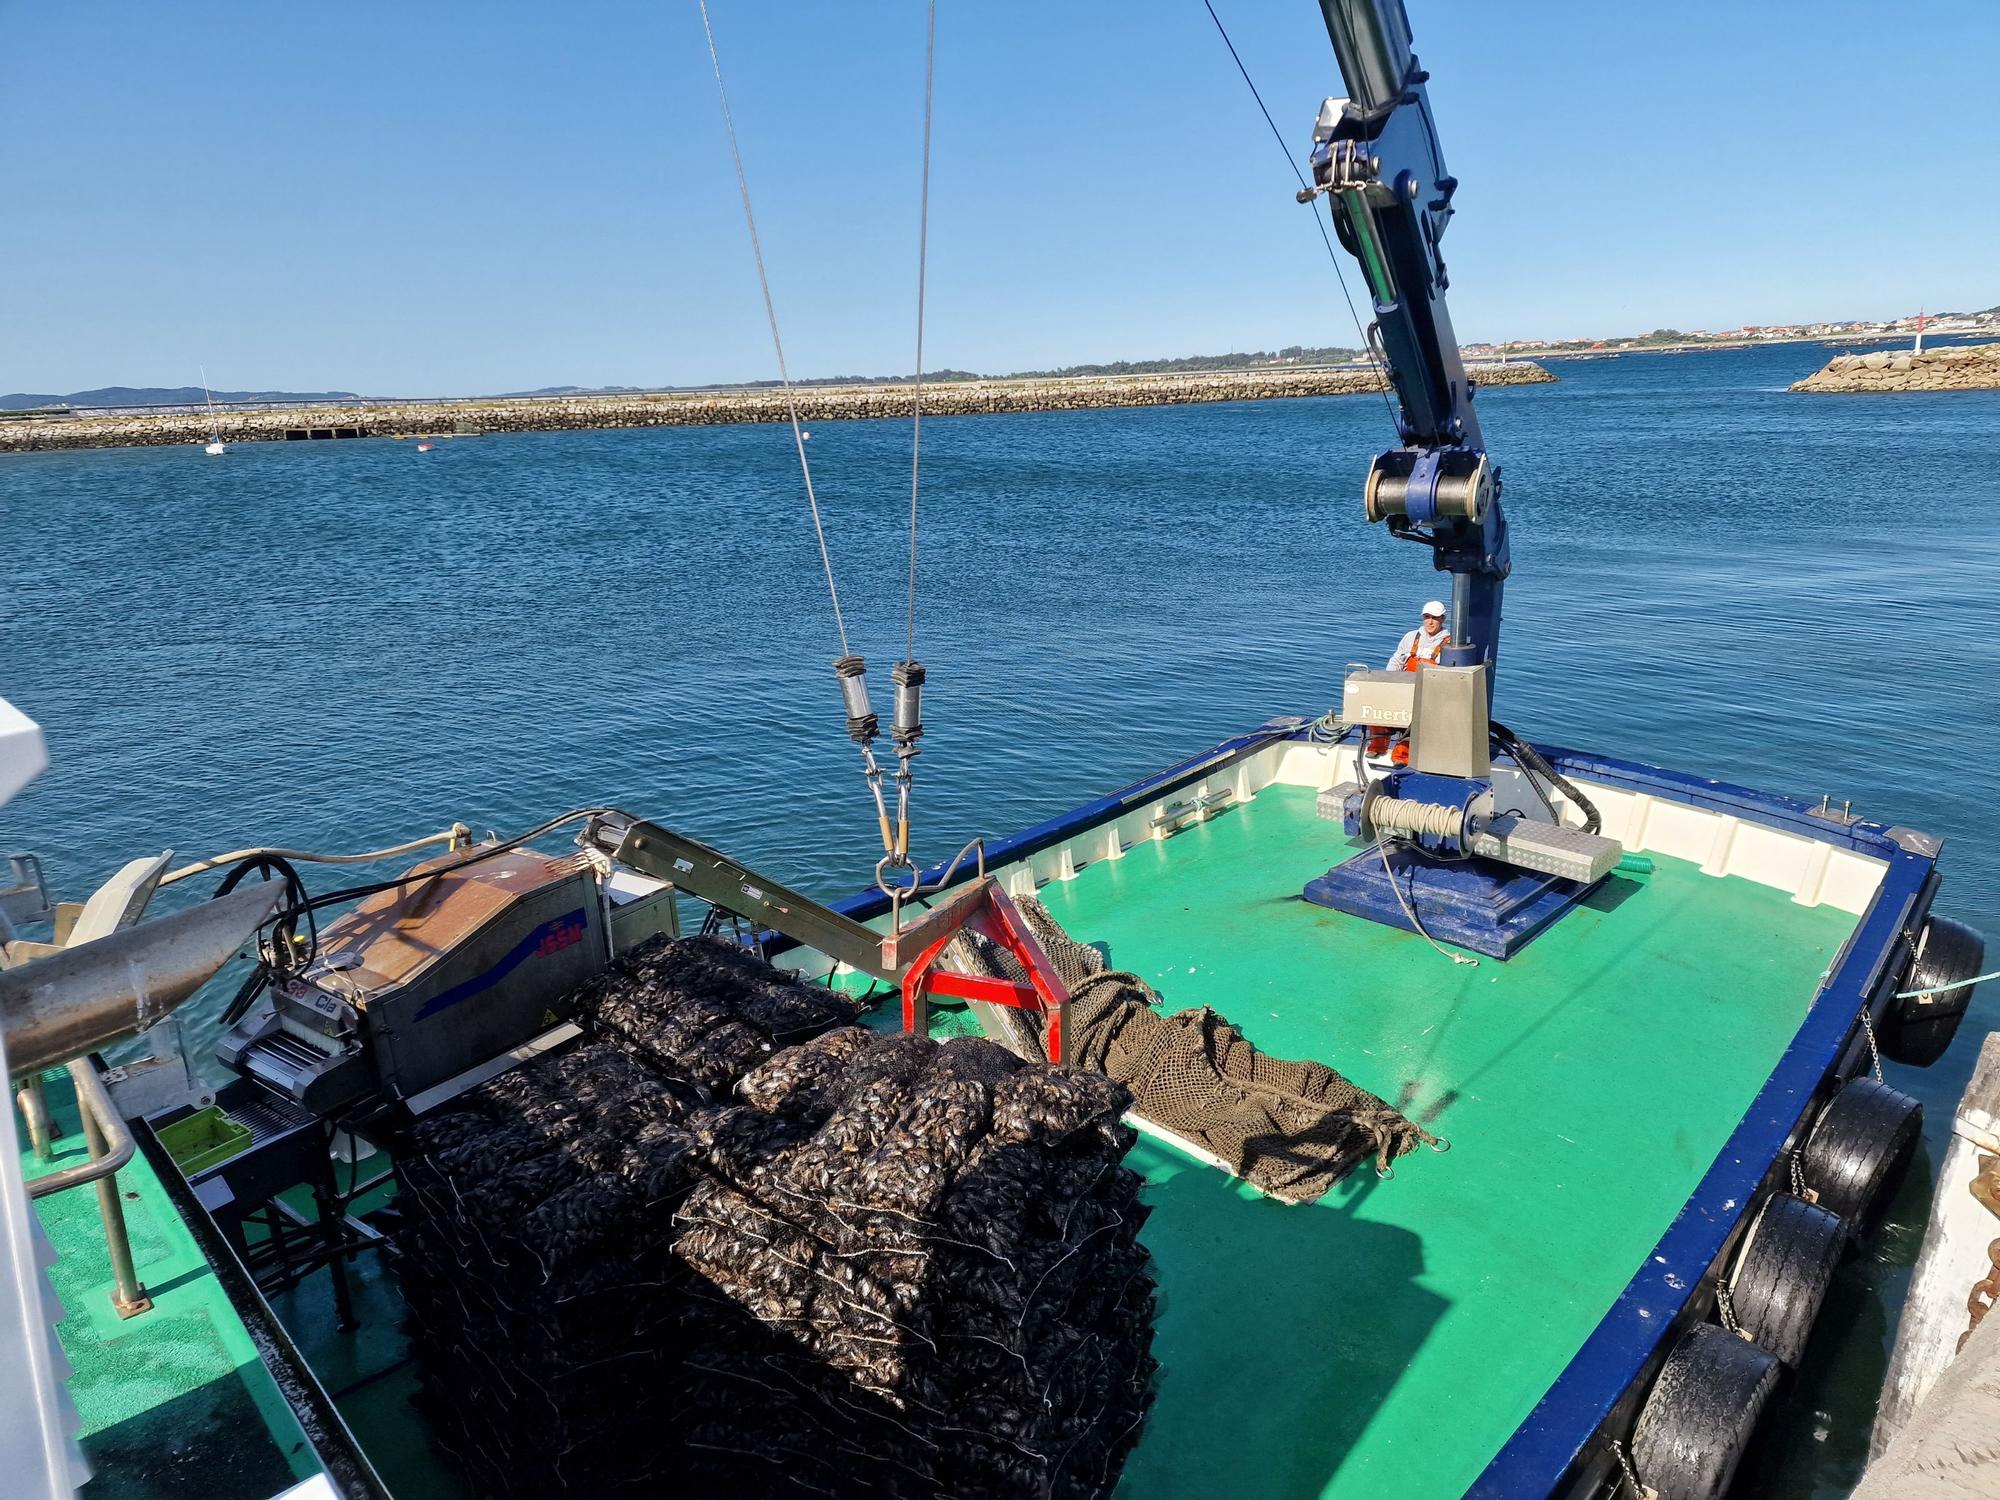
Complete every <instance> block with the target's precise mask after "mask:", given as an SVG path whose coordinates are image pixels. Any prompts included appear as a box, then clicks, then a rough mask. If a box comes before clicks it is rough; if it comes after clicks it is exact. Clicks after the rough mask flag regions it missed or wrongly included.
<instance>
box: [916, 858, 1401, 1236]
mask: <svg viewBox="0 0 2000 1500" xmlns="http://www.w3.org/2000/svg"><path fill="white" fill-rule="evenodd" d="M1015 904H1016V905H1018V906H1019V907H1020V909H1021V913H1022V915H1023V916H1025V917H1026V918H1027V921H1028V925H1029V926H1030V927H1032V928H1033V929H1034V932H1035V936H1036V937H1037V938H1039V939H1040V940H1041V944H1042V947H1043V949H1044V951H1045V952H1047V954H1048V955H1049V960H1050V962H1051V963H1053V964H1054V965H1055V969H1056V972H1057V974H1059V975H1060V976H1061V977H1062V980H1063V982H1064V983H1065V984H1067V985H1068V986H1069V991H1070V1002H1069V1019H1068V1029H1067V1030H1066V1032H1065V1033H1064V1042H1063V1045H1064V1048H1065V1052H1066V1056H1067V1059H1068V1060H1069V1061H1070V1062H1071V1063H1072V1064H1074V1065H1075V1066H1078V1067H1084V1068H1089V1069H1091V1070H1092V1071H1094V1072H1098V1073H1103V1074H1105V1075H1107V1076H1108V1077H1110V1078H1113V1079H1115V1080H1116V1081H1118V1082H1119V1083H1122V1084H1124V1085H1125V1086H1126V1087H1127V1088H1128V1089H1130V1090H1131V1092H1132V1109H1133V1113H1135V1114H1137V1115H1138V1116H1139V1117H1140V1118H1142V1119H1144V1120H1146V1121H1147V1122H1148V1123H1150V1124H1153V1125H1156V1126H1158V1127H1159V1128H1161V1129H1162V1130H1165V1131H1169V1132H1171V1133H1172V1134H1174V1135H1177V1136H1179V1137H1181V1138H1182V1139H1184V1140H1186V1141H1188V1142H1190V1143H1191V1144H1193V1145H1195V1146H1198V1147H1200V1148H1201V1149H1202V1150H1203V1151H1206V1152H1208V1153H1209V1154H1210V1155H1212V1156H1215V1157H1217V1158H1219V1159H1220V1160H1221V1161H1222V1162H1223V1163H1225V1164H1226V1165H1227V1166H1228V1167H1229V1169H1230V1170H1231V1171H1232V1172H1234V1173H1235V1174H1236V1175H1237V1176H1239V1177H1241V1178H1243V1179H1244V1180H1245V1181H1247V1182H1250V1183H1253V1184H1255V1185H1256V1186H1257V1187H1258V1188H1260V1189H1262V1190H1263V1191H1264V1192H1266V1193H1269V1194H1270V1195H1271V1196H1272V1197H1274V1198H1282V1199H1284V1200H1285V1201H1286V1202H1288V1203H1310V1202H1312V1201H1313V1200H1314V1199H1316V1198H1318V1197H1320V1196H1321V1195H1322V1194H1324V1193H1325V1192H1326V1191H1327V1190H1328V1189H1329V1188H1331V1187H1332V1186H1333V1185H1334V1184H1335V1183H1336V1182H1338V1181H1340V1179H1341V1178H1343V1177H1345V1176H1346V1175H1347V1174H1348V1173H1349V1172H1351V1171H1353V1170H1354V1168H1355V1167H1356V1166H1358V1165H1360V1163H1362V1162H1363V1161H1365V1160H1367V1159H1368V1158H1369V1157H1371V1156H1372V1157H1373V1158H1374V1159H1375V1166H1376V1170H1377V1171H1379V1172H1382V1173H1384V1174H1386V1173H1387V1172H1388V1170H1389V1164H1390V1163H1391V1162H1392V1161H1394V1160H1395V1158H1397V1157H1399V1156H1402V1155H1403V1154H1405V1153H1406V1152H1409V1151H1414V1150H1415V1149H1416V1148H1417V1146H1418V1145H1419V1144H1425V1145H1437V1144H1438V1140H1437V1137H1435V1136H1433V1135H1432V1134H1431V1133H1430V1132H1429V1131H1427V1130H1425V1129H1423V1128H1422V1127H1421V1126H1419V1125H1418V1124H1416V1123H1415V1122H1414V1121H1412V1120H1410V1119H1408V1118H1407V1117H1406V1116H1404V1115H1403V1114H1402V1113H1401V1112H1400V1111H1398V1110H1397V1109H1395V1108H1393V1107H1392V1106H1391V1105H1389V1104H1387V1103H1385V1102H1384V1101H1383V1100H1381V1099H1378V1098H1377V1097H1376V1096H1375V1095H1373V1094H1371V1093H1369V1092H1368V1091H1367V1090H1366V1089H1363V1088H1358V1087H1356V1086H1355V1085H1354V1084H1352V1083H1349V1082H1348V1081H1347V1080H1346V1079H1345V1078H1343V1077H1341V1076H1340V1074H1339V1073H1337V1072H1335V1071H1334V1070H1333V1069H1332V1068H1329V1067H1328V1066H1327V1065H1326V1064H1324V1063H1319V1062H1312V1061H1309V1060H1308V1061H1302V1062H1290V1061H1286V1060H1284V1059H1282V1058H1276V1057H1271V1056H1269V1055H1267V1054H1265V1053H1263V1052H1260V1051H1259V1050H1258V1049H1257V1048H1256V1047H1254V1046H1252V1045H1251V1044H1250V1043H1249V1042H1248V1041H1246V1040H1245V1039H1244V1036H1243V1033H1242V1032H1240V1031H1238V1030H1237V1029H1236V1028H1235V1027H1234V1026H1232V1025H1231V1024H1230V1023H1229V1022H1228V1021H1227V1020H1225V1019H1224V1018H1223V1017H1222V1016H1220V1015H1218V1014H1217V1013H1216V1012H1215V1011H1212V1010H1210V1009H1209V1008H1208V1007H1207V1006H1202V1007H1200V1008H1199V1009H1195V1010H1183V1011H1177V1012H1175V1013H1173V1014H1171V1015H1163V1014H1161V1013H1160V1012H1159V1011H1158V1010H1155V1009H1154V1008H1153V1007H1154V1002H1155V1001H1156V1000H1157V999H1158V998H1159V997H1158V996H1157V995H1156V994H1154V992H1153V990H1152V989H1151V988H1150V987H1149V986H1148V985H1147V984H1146V982H1145V981H1144V980H1142V979H1141V978H1139V976H1138V975H1136V974H1130V973H1126V972H1125V971H1123V970H1119V969H1111V968H1107V967H1106V966H1105V961H1104V957H1103V955H1102V954H1100V953H1099V952H1098V951H1097V950H1096V949H1094V948H1090V947H1086V946H1085V945H1084V944H1082V943H1079V942H1076V941H1075V940H1073V939H1072V938H1071V937H1070V936H1069V934H1068V933H1066V932H1064V931H1063V929H1062V926H1061V924H1060V923H1058V922H1057V921H1056V919H1055V918H1054V917H1052V916H1051V915H1049V911H1048V908H1047V907H1045V906H1043V905H1042V903H1041V902H1039V901H1037V900H1034V899H1033V898H1032V897H1017V898H1016V902H1015ZM945 957H946V961H947V963H948V964H950V965H951V966H952V967H955V968H961V969H964V970H966V971H968V972H972V973H983V974H990V975H995V976H1005V977H1009V978H1014V979H1020V978H1022V977H1023V976H1022V974H1021V972H1020V968H1019V965H1018V964H1016V963H1015V961H1014V958H1013V955H1012V954H1009V953H1007V952H1006V951H1005V950H1003V949H1001V948H1000V947H998V946H997V945H995V944H992V943H989V942H987V941H986V940H985V939H983V938H980V937H979V936H978V935H977V934H972V933H966V934H961V936H960V937H959V939H958V940H957V941H956V942H954V944H953V945H952V947H951V948H950V949H948V950H947V952H946V955H945ZM974 1009H975V1011H976V1012H977V1013H978V1015H979V1019H980V1022H981V1024H982V1025H983V1026H985V1028H986V1030H987V1033H988V1035H990V1036H993V1037H994V1038H995V1039H996V1040H998V1041H1001V1042H1003V1043H1004V1044H1006V1045H1007V1046H1008V1047H1010V1048H1011V1049H1013V1050H1014V1051H1016V1052H1020V1053H1022V1054H1023V1055H1026V1056H1031V1057H1036V1058H1040V1057H1042V1056H1045V1049H1044V1048H1043V1046H1042V1044H1041V1037H1040V1033H1039V1031H1038V1030H1037V1029H1036V1023H1035V1022H1034V1021H1033V1020H1032V1019H1031V1018H1029V1017H1028V1016H1027V1014H1026V1013H1025V1012H1022V1011H1018V1010H1013V1009H1010V1008H1008V1007H1005V1006H988V1005H980V1006H975V1007H974Z"/></svg>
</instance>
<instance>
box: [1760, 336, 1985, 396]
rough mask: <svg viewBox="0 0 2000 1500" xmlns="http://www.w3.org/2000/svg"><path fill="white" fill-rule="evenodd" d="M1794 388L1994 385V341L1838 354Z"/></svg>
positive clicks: (1899, 388)
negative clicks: (1921, 349)
mask: <svg viewBox="0 0 2000 1500" xmlns="http://www.w3.org/2000/svg"><path fill="white" fill-rule="evenodd" d="M1792 389H1793V390H1795V391H1842V392H1855V391H2000V344H1959V345H1952V346H1948V347H1945V348H1942V349H1926V350H1924V352H1923V353H1921V354H1913V353H1911V352H1910V351H1909V350H1908V349H1899V350H1887V349H1878V350H1877V351H1876V352H1875V353H1873V354H1843V355H1841V356H1840V357H1839V358H1838V359H1835V360H1833V361H1831V362H1830V363H1828V364H1827V366H1826V367H1825V368H1824V369H1822V370H1819V371H1817V372H1816V373H1814V374H1812V375H1808V376H1807V377H1806V378H1805V379H1804V380H1801V381H1799V382H1797V383H1796V384H1795V385H1793V387H1792Z"/></svg>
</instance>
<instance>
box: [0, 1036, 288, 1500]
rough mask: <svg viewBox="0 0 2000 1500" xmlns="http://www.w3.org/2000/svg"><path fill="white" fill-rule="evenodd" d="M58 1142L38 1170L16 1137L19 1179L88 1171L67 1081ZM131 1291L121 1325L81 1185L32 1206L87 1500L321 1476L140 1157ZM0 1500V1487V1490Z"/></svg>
mask: <svg viewBox="0 0 2000 1500" xmlns="http://www.w3.org/2000/svg"><path fill="white" fill-rule="evenodd" d="M48 1080H49V1081H48V1085H47V1088H48V1099H49V1105H50V1108H51V1110H52V1111H53V1113H54V1115H55V1118H56V1122H57V1124H58V1125H59V1126H60V1127H61V1128H62V1130H63V1134H62V1136H61V1138H60V1139H58V1140H57V1141H56V1143H55V1145H56V1152H55V1159H54V1160H53V1161H49V1162H40V1161H37V1160H36V1159H35V1158H34V1156H33V1154H32V1153H31V1152H30V1151H29V1150H28V1143H27V1134H26V1131H25V1130H23V1129H21V1127H20V1126H19V1124H18V1117H17V1124H16V1133H17V1145H18V1147H19V1149H20V1151H21V1163H22V1168H23V1171H24V1172H25V1173H26V1175H27V1176H28V1177H30V1178H34V1177H37V1176H40V1175H42V1174H44V1173H47V1172H51V1171H55V1170H57V1169H59V1168H62V1167H69V1166H75V1165H77V1164H78V1163H80V1162H82V1161H85V1160H86V1159H87V1158H88V1154H89V1153H88V1152H87V1151H86V1149H85V1147H84V1143H83V1132H82V1129H81V1127H80V1125H79V1123H78V1119H77V1113H76V1104H75V1096H74V1094H73V1092H72V1090H71V1088H70V1082H69V1077H68V1075H67V1074H65V1073H62V1072H54V1073H50V1074H49V1075H48ZM118 1187H119V1192H120V1198H121V1201H122V1202H123V1204H124V1208H125V1223H126V1227H127V1231H128V1233H129V1234H130V1236H131V1240H132V1257H133V1262H134V1265H135V1268H136V1270H137V1272H138V1275H139V1280H140V1282H141V1284H142V1285H144V1287H145V1289H146V1291H147V1293H148V1295H150V1296H151V1297H152V1299H153V1306H152V1310H151V1311H149V1312H143V1313H140V1314H139V1315H138V1316H136V1317H132V1318H123V1319H121V1318H120V1317H119V1316H118V1314H117V1312H116V1310H115V1309H114V1308H113V1307H112V1305H111V1287H112V1282H111V1265H110V1261H109V1259H108V1258H107V1256H106V1253H105V1248H104V1230H103V1227H102V1223H101V1221H100V1220H99V1218H98V1212H97V1191H96V1189H95V1188H94V1187H91V1186H90V1185H88V1184H86V1185H84V1186H82V1187H75V1188H70V1189H69V1190H67V1191H66V1192H61V1193H56V1194H53V1195H51V1196H49V1197H47V1198H43V1199H41V1200H40V1201H39V1202H38V1203H37V1204H36V1209H37V1212H38V1214H39V1216H40V1218H41V1221H42V1225H43V1227H44V1228H45V1229H46V1230H47V1231H48V1235H49V1239H50V1240H51V1242H53V1244H54V1245H55V1248H56V1250H57V1252H58V1254H59V1256H60V1259H58V1260H57V1262H56V1263H55V1265H54V1266H53V1267H51V1268H50V1271H49V1278H50V1280H51V1281H52V1282H53V1283H54V1285H55V1289H56V1294H57V1295H58V1296H59V1297H60V1298H61V1299H62V1304H63V1307H64V1309H65V1311H66V1312H67V1314H68V1316H67V1317H65V1318H64V1320H63V1321H62V1322H61V1323H60V1324H58V1325H57V1330H58V1334H59V1336H60V1338H61V1340H62V1346H63V1351H64V1352H65V1353H66V1354H67V1355H68V1356H69V1360H70V1363H71V1364H72V1365H73V1366H75V1370H76V1373H75V1374H74V1375H73V1376H72V1377H71V1378H70V1382H69V1391H70V1395H71V1397H72V1398H73V1399H74V1400H75V1402H76V1408H77V1414H78V1416H79V1417H80V1418H81V1419H82V1424H83V1426H82V1434H81V1437H82V1446H83V1452H84V1456H85V1457H86V1458H88V1459H89V1460H90V1463H91V1466H92V1468H93V1469H94V1470H95V1471H96V1477H95V1478H94V1479H92V1481H91V1483H90V1486H89V1488H88V1490H87V1491H86V1492H85V1493H87V1494H88V1495H89V1496H90V1500H265V1497H267V1496H270V1495H275V1494H278V1493H280V1492H281V1491H283V1490H285V1489H288V1488H290V1487H291V1486H292V1485H293V1484H295V1483H297V1482H298V1481H299V1480H300V1479H303V1478H305V1477H307V1476H308V1475H311V1474H316V1473H318V1472H319V1462H318V1460H317V1459H316V1458H315V1457H314V1456H313V1452H312V1449H311V1447H310V1446H309V1445H308V1443H307V1441H306V1437H305V1434H304V1433H303V1432H301V1431H300V1430H299V1425H298V1423H297V1421H296V1420H294V1418H293V1417H292V1413H291V1409H290V1408H289V1407H288V1406H287V1405H286V1404H285V1400H284V1397H283V1396H282V1395H281V1394H280V1393H279V1391H278V1388H277V1386H276V1385H275V1384H274V1383H273V1382H272V1380H271V1377H270V1376H269V1375H268V1374H267V1373H266V1372H265V1369H264V1366H263V1364H262V1362H261V1361H260V1360H259V1359H258V1357H257V1351H256V1347H255V1346H254V1345H253V1344H252V1343H251V1341H250V1335H249V1334H248V1333H247V1332H246V1331H245V1330H244V1327H243V1324H242V1321H241V1320H240V1319H239V1318H238V1317H237V1316H236V1311H235V1309H234V1308H233V1307H232V1306H231V1305H230V1302H229V1298H228V1296H227V1295H226V1294H225V1293H224V1292H223V1290H222V1287H221V1286H220V1285H219V1284H218V1282H217V1281H216V1278H215V1273H214V1272H213V1271H212V1270H210V1269H209V1266H208V1262H207V1260H205V1259H204V1258H203V1256H202V1253H201V1250H200V1247H199V1246H197V1245H196V1244H195V1241H194V1237H193V1236H192V1235H191V1234H190V1233H189V1232H188V1229H187V1226H186V1225H184V1224H183V1223H182V1222H181V1220H180V1216H179V1215H178V1214H177V1213H176V1212H175V1210H174V1206H173V1203H172V1201H171V1200H170V1199H169V1198H168V1197H167V1193H166V1189H165V1188H163V1187H162V1186H161V1185H160V1180H159V1178H158V1177H157V1176H155V1175H154V1172H153V1169H152V1168H151V1167H150V1166H149V1165H148V1164H147V1162H146V1159H145V1157H144V1156H143V1155H140V1156H135V1157H133V1159H132V1162H131V1165H129V1166H127V1167H126V1168H125V1169H124V1170H123V1171H121V1172H120V1173H119V1174H118ZM0 1489H4V1485H0Z"/></svg>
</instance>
